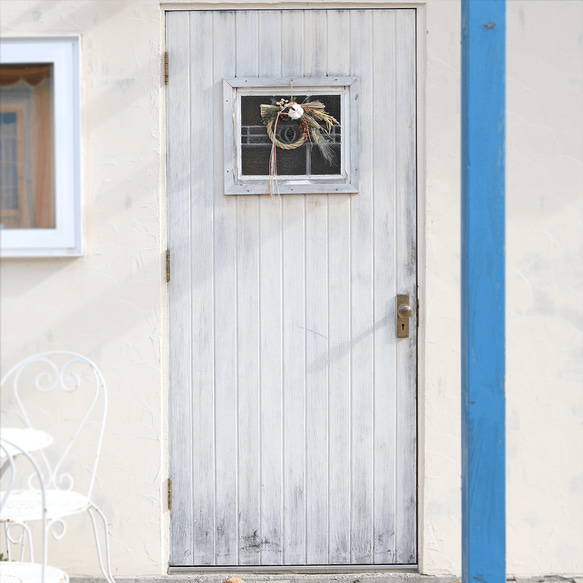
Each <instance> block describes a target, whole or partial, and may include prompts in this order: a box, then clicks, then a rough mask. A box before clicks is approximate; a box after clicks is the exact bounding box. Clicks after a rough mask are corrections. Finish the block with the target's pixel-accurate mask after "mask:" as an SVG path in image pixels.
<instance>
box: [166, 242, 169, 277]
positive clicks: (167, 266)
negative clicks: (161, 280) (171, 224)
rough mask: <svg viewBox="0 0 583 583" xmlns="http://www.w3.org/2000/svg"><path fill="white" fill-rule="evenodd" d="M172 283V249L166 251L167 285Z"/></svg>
mask: <svg viewBox="0 0 583 583" xmlns="http://www.w3.org/2000/svg"><path fill="white" fill-rule="evenodd" d="M169 281H170V249H166V283H168V282H169Z"/></svg>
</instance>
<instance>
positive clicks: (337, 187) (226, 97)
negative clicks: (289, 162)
mask: <svg viewBox="0 0 583 583" xmlns="http://www.w3.org/2000/svg"><path fill="white" fill-rule="evenodd" d="M293 83H294V84H293V91H294V93H295V94H297V95H302V94H310V93H311V94H314V93H317V94H318V95H326V94H330V95H340V97H341V100H342V154H341V155H342V174H341V175H340V176H335V175H322V176H316V175H311V176H308V177H305V176H302V177H293V176H280V177H279V178H278V193H280V194H340V193H343V194H356V193H358V168H359V162H358V124H357V120H358V115H357V104H358V77H300V78H297V79H294V80H293ZM286 91H288V92H289V91H290V79H289V78H287V79H286V78H279V77H278V78H270V77H265V78H263V77H262V78H259V77H257V78H256V77H236V78H232V79H224V80H223V113H224V118H223V120H224V157H225V171H224V180H225V185H224V191H225V194H226V195H233V194H235V195H243V194H265V193H266V192H267V184H268V176H247V175H243V174H242V172H241V115H240V111H241V96H244V95H264V94H265V93H274V94H281V93H285V92H286Z"/></svg>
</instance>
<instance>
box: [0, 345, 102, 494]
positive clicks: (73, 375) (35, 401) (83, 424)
mask: <svg viewBox="0 0 583 583" xmlns="http://www.w3.org/2000/svg"><path fill="white" fill-rule="evenodd" d="M9 387H11V389H12V391H11V399H12V400H13V402H12V403H10V405H11V406H12V407H13V408H14V409H15V410H17V411H18V412H19V414H20V415H19V416H20V417H21V420H22V422H23V423H24V425H25V426H26V427H28V428H31V429H41V430H43V431H45V432H47V433H49V434H50V435H52V436H53V437H54V442H53V444H52V445H51V446H50V447H48V448H46V449H41V450H39V451H38V452H37V453H36V454H35V455H39V456H40V457H41V458H42V470H43V471H42V480H43V481H44V485H45V487H46V488H47V489H59V490H72V489H73V488H74V487H75V490H77V491H81V493H84V494H85V493H86V495H87V497H88V498H90V497H91V493H92V490H93V486H94V483H95V475H96V470H97V464H98V461H99V456H100V454H101V447H102V441H103V432H104V428H105V418H106V414H107V390H106V386H105V381H104V379H103V376H102V374H101V372H100V371H99V369H98V367H97V366H96V365H95V364H94V363H93V362H92V361H91V360H89V359H88V358H86V357H85V356H82V355H80V354H77V353H75V352H66V351H53V352H43V353H40V354H36V355H34V356H31V357H29V358H26V359H24V360H22V361H21V362H19V363H18V364H17V365H16V366H14V367H12V368H11V369H10V370H9V371H8V372H7V373H6V374H5V375H4V377H3V378H2V392H3V399H5V400H4V403H5V404H6V397H7V395H6V392H5V391H7V389H8V388H9ZM81 476H82V477H81ZM80 487H81V489H80Z"/></svg>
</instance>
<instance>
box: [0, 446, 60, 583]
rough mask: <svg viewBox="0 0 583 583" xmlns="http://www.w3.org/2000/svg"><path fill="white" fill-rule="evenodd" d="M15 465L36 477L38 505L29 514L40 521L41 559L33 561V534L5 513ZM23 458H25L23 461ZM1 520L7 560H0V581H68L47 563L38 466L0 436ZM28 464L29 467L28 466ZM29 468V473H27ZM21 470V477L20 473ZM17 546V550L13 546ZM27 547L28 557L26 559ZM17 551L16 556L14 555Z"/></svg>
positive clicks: (32, 477) (37, 582)
mask: <svg viewBox="0 0 583 583" xmlns="http://www.w3.org/2000/svg"><path fill="white" fill-rule="evenodd" d="M16 456H18V458H19V459H18V466H19V467H20V469H24V470H26V473H27V475H28V479H29V481H31V480H32V479H34V480H35V482H36V486H37V490H38V493H39V494H38V496H37V499H38V506H37V507H36V508H35V509H32V508H31V509H30V513H31V515H34V518H36V520H38V521H40V523H41V562H40V563H35V561H34V550H33V541H32V539H33V535H32V532H31V530H30V528H29V527H28V525H27V524H26V523H22V522H18V521H14V520H9V519H7V518H6V517H5V515H4V509H5V507H6V506H7V504H8V502H9V500H10V497H11V495H12V490H13V487H14V485H15V484H17V483H18V477H19V476H18V475H17V474H18V472H17V463H16V461H15V459H14V458H15V457H16ZM22 462H25V463H24V464H23V463H22ZM0 464H1V466H0V480H1V482H0V484H1V487H2V491H1V492H0V521H2V522H3V523H4V532H3V535H4V538H3V542H4V544H5V547H4V548H5V550H6V553H7V556H6V560H4V561H0V583H39V582H40V583H68V581H69V577H68V575H67V574H66V573H65V572H64V571H62V570H61V569H58V568H56V567H51V566H50V565H47V527H48V523H47V518H46V510H45V508H46V506H45V502H46V492H45V488H44V484H43V482H42V475H41V471H40V468H39V467H38V465H37V464H36V462H35V461H34V460H33V459H32V457H31V456H30V454H29V453H28V452H26V451H25V450H24V449H22V448H21V447H20V446H19V445H17V444H14V443H11V442H9V441H7V440H4V439H0ZM27 466H28V467H27ZM31 470H32V473H30V472H31ZM20 473H21V478H22V474H23V473H24V472H20ZM15 549H16V553H15V552H14V550H15ZM27 549H28V561H25V560H24V559H25V558H26V551H27ZM15 555H16V558H15Z"/></svg>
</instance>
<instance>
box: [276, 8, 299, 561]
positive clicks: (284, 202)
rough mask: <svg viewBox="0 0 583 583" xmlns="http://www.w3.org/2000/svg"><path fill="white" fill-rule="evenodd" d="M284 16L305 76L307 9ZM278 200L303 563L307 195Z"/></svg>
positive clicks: (284, 51)
mask: <svg viewBox="0 0 583 583" xmlns="http://www.w3.org/2000/svg"><path fill="white" fill-rule="evenodd" d="M281 14H282V22H281V39H280V42H281V65H282V67H281V71H282V75H283V76H284V77H285V78H286V79H287V78H288V77H292V76H293V77H296V78H297V77H301V76H302V75H303V55H304V34H303V33H304V11H297V10H294V11H283V12H282V13H281ZM285 91H286V92H288V91H289V90H287V89H286V90H285ZM288 99H289V94H288ZM276 204H279V205H281V207H282V235H283V248H282V252H283V255H282V268H283V338H284V341H283V395H284V411H285V415H284V423H283V439H284V441H283V455H284V464H283V468H284V470H283V504H284V509H285V511H284V532H285V539H284V545H283V557H284V563H285V564H287V565H301V564H305V562H306V421H305V416H306V330H305V327H306V297H305V261H304V260H305V198H304V196H303V195H285V196H282V197H281V198H279V199H277V200H276Z"/></svg>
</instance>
